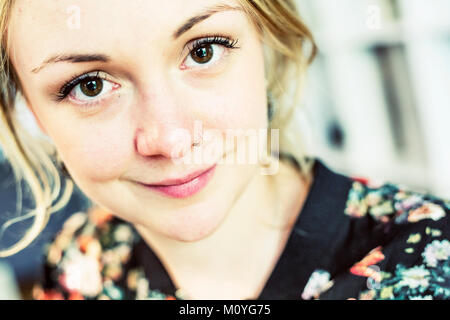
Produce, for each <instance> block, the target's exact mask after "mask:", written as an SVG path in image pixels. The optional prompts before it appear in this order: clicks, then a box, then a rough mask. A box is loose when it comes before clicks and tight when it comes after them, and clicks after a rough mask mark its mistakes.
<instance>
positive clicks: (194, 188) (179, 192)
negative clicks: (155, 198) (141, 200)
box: [144, 165, 216, 199]
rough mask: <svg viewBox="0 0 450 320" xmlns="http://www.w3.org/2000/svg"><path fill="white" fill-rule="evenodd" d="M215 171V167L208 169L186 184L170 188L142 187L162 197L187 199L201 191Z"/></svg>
mask: <svg viewBox="0 0 450 320" xmlns="http://www.w3.org/2000/svg"><path fill="white" fill-rule="evenodd" d="M215 169H216V165H215V166H214V167H212V168H211V169H208V170H207V171H205V172H204V173H202V174H201V175H199V176H198V177H196V178H195V179H192V180H190V181H188V182H186V183H183V184H178V185H171V186H149V185H144V187H146V188H148V189H151V190H153V191H156V192H158V193H161V194H163V195H166V196H169V197H171V198H177V199H182V198H187V197H190V196H193V195H194V194H196V193H197V192H199V191H200V190H202V189H203V188H204V187H205V186H206V185H207V184H208V182H209V180H211V178H212V176H213V174H214V171H215Z"/></svg>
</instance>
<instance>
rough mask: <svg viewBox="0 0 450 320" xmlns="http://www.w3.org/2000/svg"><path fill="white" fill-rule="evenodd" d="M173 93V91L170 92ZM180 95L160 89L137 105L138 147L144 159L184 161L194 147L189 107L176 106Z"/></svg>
mask: <svg viewBox="0 0 450 320" xmlns="http://www.w3.org/2000/svg"><path fill="white" fill-rule="evenodd" d="M170 91H172V90H170ZM176 97H177V95H176V94H174V92H169V90H167V89H165V90H163V89H160V90H158V93H154V94H152V95H151V96H150V95H149V96H147V98H144V99H142V100H141V102H140V103H139V106H137V108H136V109H137V110H138V112H137V114H136V119H137V122H138V126H137V130H136V135H135V148H136V151H137V153H138V154H140V155H142V156H145V157H165V158H168V159H179V158H183V157H184V156H185V155H186V154H187V153H188V152H189V151H190V149H191V147H192V144H193V142H194V141H193V136H192V134H191V133H192V127H193V124H192V123H193V121H192V116H190V113H189V108H188V107H187V106H182V105H180V104H179V103H177V99H176Z"/></svg>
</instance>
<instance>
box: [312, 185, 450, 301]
mask: <svg viewBox="0 0 450 320" xmlns="http://www.w3.org/2000/svg"><path fill="white" fill-rule="evenodd" d="M351 181H352V182H351V187H350V188H349V190H348V194H347V198H346V203H345V209H344V212H343V215H344V216H345V217H346V221H348V222H347V225H348V226H349V227H348V229H347V230H346V233H347V234H346V238H345V239H346V241H345V242H344V243H345V246H343V249H342V250H340V251H339V255H345V254H347V252H352V249H354V248H358V250H353V251H354V252H359V253H358V255H361V254H362V255H361V256H360V257H359V258H358V259H356V260H355V261H353V262H351V263H350V264H348V263H347V264H346V266H345V265H344V266H343V267H344V268H343V269H341V270H339V271H337V270H333V271H331V270H332V268H330V270H316V272H314V273H313V274H312V275H311V277H310V281H309V282H308V284H307V286H306V288H305V292H313V294H306V295H305V294H304V296H307V297H313V296H314V292H316V294H315V296H316V297H319V296H320V298H325V299H326V298H339V299H341V298H354V299H450V272H448V271H449V270H450V241H449V239H450V225H449V223H450V201H448V200H445V199H441V198H438V197H435V196H433V195H430V194H427V193H420V192H415V191H412V190H409V189H408V188H406V187H404V186H400V185H395V184H390V183H385V184H375V183H373V182H370V181H367V180H362V179H352V180H351ZM364 250H365V251H364ZM363 252H365V254H363ZM348 255H349V256H350V254H348ZM355 257H356V255H354V256H352V259H354V258H355ZM336 260H338V259H337V256H336ZM343 260H345V258H344V259H343ZM347 262H348V260H347ZM319 275H320V277H319ZM324 277H325V278H326V280H327V281H325V284H323V285H321V286H319V285H318V284H319V282H320V283H322V282H323V279H325V278H324ZM319 280H320V281H319ZM318 281H319V282H318Z"/></svg>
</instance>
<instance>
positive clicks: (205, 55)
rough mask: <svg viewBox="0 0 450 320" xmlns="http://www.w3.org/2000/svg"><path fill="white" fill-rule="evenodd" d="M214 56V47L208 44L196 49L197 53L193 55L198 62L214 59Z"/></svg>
mask: <svg viewBox="0 0 450 320" xmlns="http://www.w3.org/2000/svg"><path fill="white" fill-rule="evenodd" d="M212 56H213V48H212V46H211V45H207V46H204V47H201V48H198V49H197V50H195V54H194V55H193V57H192V58H193V59H194V60H195V62H197V63H207V62H209V61H210V60H211V59H212Z"/></svg>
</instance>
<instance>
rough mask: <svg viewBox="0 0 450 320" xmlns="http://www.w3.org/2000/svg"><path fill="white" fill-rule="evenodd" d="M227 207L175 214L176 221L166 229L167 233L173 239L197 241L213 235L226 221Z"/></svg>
mask: <svg viewBox="0 0 450 320" xmlns="http://www.w3.org/2000/svg"><path fill="white" fill-rule="evenodd" d="M225 207H226V206H225ZM226 212H228V209H227V208H224V207H222V208H221V207H218V206H214V209H211V207H210V209H209V210H202V211H200V212H199V211H196V210H193V212H192V214H190V213H189V212H183V213H181V212H180V215H179V216H178V217H177V215H174V217H173V218H174V221H173V222H172V223H171V224H170V228H168V229H166V230H165V231H166V232H164V233H165V235H166V236H167V237H169V238H171V239H174V240H177V241H181V242H196V241H200V240H202V239H205V238H208V237H209V236H211V235H213V234H214V233H215V232H216V231H217V229H218V228H219V227H220V226H221V225H222V223H224V220H225V218H226V216H227V214H226Z"/></svg>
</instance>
